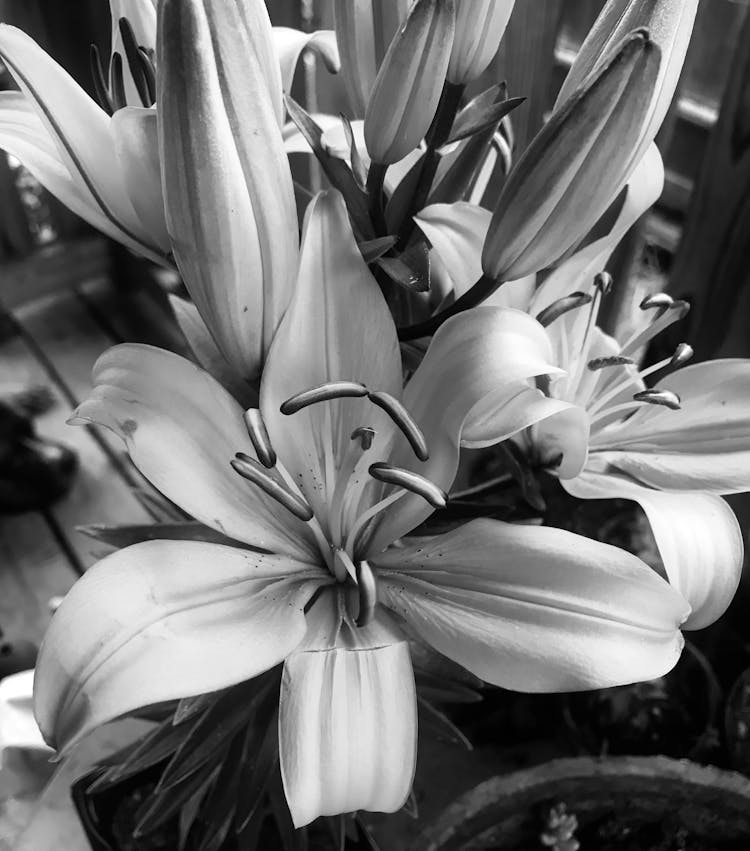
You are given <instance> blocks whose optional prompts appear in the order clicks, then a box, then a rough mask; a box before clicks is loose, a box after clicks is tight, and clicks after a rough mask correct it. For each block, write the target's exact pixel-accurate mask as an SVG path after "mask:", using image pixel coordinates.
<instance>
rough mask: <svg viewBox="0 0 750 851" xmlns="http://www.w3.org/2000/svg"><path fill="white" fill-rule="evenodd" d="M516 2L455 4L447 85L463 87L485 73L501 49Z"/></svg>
mask: <svg viewBox="0 0 750 851" xmlns="http://www.w3.org/2000/svg"><path fill="white" fill-rule="evenodd" d="M514 3H515V0H456V33H455V35H454V37H453V50H452V51H451V58H450V62H449V64H448V82H449V83H454V84H455V85H460V86H463V85H466V84H467V83H470V82H471V81H472V80H476V79H477V77H479V76H481V75H482V74H483V73H484V71H486V69H487V66H488V65H489V64H490V62H492V60H493V59H494V57H495V54H496V53H497V49H498V47H499V46H500V40H501V39H502V37H503V34H504V33H505V28H506V27H507V26H508V21H509V20H510V15H511V12H512V11H513V5H514Z"/></svg>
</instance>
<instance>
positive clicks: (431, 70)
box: [365, 0, 455, 165]
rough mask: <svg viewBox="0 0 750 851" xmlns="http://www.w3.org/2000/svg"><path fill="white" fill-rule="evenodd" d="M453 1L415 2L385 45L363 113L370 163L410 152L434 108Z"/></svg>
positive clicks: (449, 38)
mask: <svg viewBox="0 0 750 851" xmlns="http://www.w3.org/2000/svg"><path fill="white" fill-rule="evenodd" d="M454 28H455V14H454V6H453V0H417V2H416V3H415V4H414V5H413V6H412V8H411V11H410V12H409V15H408V17H407V19H406V21H405V23H404V24H403V26H402V27H401V29H400V30H399V32H398V33H397V35H396V37H395V38H394V39H393V41H392V42H391V45H390V47H389V48H388V52H387V53H386V55H385V59H383V64H382V65H381V66H380V70H379V71H378V76H377V77H376V79H375V84H374V86H373V89H372V93H371V95H370V100H369V103H368V105H367V111H366V113H365V142H366V143H367V150H368V151H369V153H370V157H371V158H372V161H373V162H376V163H383V164H387V165H390V164H392V163H395V162H398V161H399V160H401V159H403V158H404V157H405V156H406V155H407V154H408V153H409V152H410V151H413V150H414V149H415V148H416V147H417V146H418V145H419V143H420V141H421V140H422V138H423V137H424V135H425V133H426V132H427V130H428V128H429V126H430V124H431V122H432V119H433V117H434V115H435V110H436V109H437V105H438V101H439V100H440V94H441V92H442V89H443V82H444V80H445V72H446V71H447V69H448V61H449V60H450V55H451V47H452V44H453V32H454Z"/></svg>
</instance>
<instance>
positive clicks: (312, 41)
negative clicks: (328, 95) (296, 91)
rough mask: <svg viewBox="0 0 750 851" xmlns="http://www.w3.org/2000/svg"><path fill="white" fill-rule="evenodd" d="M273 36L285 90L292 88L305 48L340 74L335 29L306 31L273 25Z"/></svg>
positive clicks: (334, 72)
mask: <svg viewBox="0 0 750 851" xmlns="http://www.w3.org/2000/svg"><path fill="white" fill-rule="evenodd" d="M272 37H273V46H274V48H275V50H276V55H277V57H278V59H279V65H280V66H281V85H282V87H283V89H284V91H285V92H291V90H292V80H293V79H294V72H295V70H296V68H297V63H298V62H299V57H300V53H302V51H303V50H312V51H313V52H314V53H315V54H316V55H317V56H319V57H320V58H321V60H322V61H323V64H324V65H325V67H326V68H327V69H328V70H329V71H330V72H331V73H332V74H338V72H339V71H340V70H341V60H340V58H339V49H338V45H337V44H336V33H335V32H333V30H316V31H315V32H311V33H305V32H302V31H301V30H295V29H292V28H291V27H273V30H272Z"/></svg>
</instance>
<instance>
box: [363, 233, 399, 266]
mask: <svg viewBox="0 0 750 851" xmlns="http://www.w3.org/2000/svg"><path fill="white" fill-rule="evenodd" d="M396 239H397V237H395V236H379V237H377V238H376V239H368V240H365V241H364V242H360V243H359V250H360V251H361V252H362V259H363V260H364V261H365V263H374V262H375V261H376V260H377V259H378V258H379V257H382V256H383V255H384V254H385V253H386V252H388V251H390V250H391V248H393V246H394V245H395V244H396Z"/></svg>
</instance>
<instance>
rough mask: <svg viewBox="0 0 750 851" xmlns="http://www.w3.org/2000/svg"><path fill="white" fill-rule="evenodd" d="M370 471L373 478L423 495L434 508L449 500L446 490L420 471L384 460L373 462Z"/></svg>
mask: <svg viewBox="0 0 750 851" xmlns="http://www.w3.org/2000/svg"><path fill="white" fill-rule="evenodd" d="M368 472H369V473H370V475H371V476H372V477H373V479H377V480H378V481H379V482H385V483H386V484H389V485H398V486H399V487H401V488H403V489H404V490H407V491H410V492H411V493H414V494H416V495H417V496H421V497H422V499H424V500H425V501H426V502H428V503H429V504H430V505H431V506H432V507H433V508H445V506H446V504H447V502H448V495H447V494H446V492H445V491H444V490H443V489H442V488H439V487H438V486H437V485H436V484H435V483H434V482H431V481H430V480H429V479H426V478H425V477H424V476H420V475H419V473H412V472H411V470H404V469H402V468H401V467H394V466H392V465H391V464H386V463H385V462H383V461H378V462H377V463H375V464H371V465H370V469H369V471H368Z"/></svg>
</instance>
